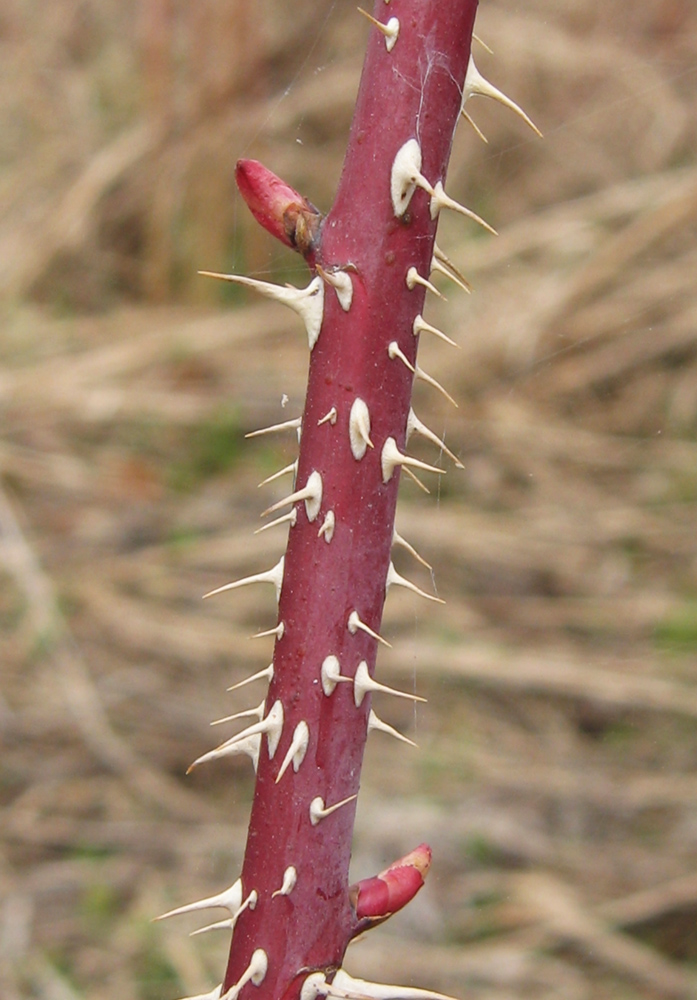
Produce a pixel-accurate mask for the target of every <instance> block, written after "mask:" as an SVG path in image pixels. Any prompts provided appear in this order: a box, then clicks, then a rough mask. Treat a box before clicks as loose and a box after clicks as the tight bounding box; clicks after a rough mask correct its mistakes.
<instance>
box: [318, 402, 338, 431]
mask: <svg viewBox="0 0 697 1000" xmlns="http://www.w3.org/2000/svg"><path fill="white" fill-rule="evenodd" d="M336 417H337V413H336V407H335V406H332V408H331V410H329V411H328V412H327V413H325V414H324V416H323V417H320V418H319V420H318V421H317V426H318V427H321V426H322V424H326V423H330V424H331V425H332V427H333V426H334V424H335V423H336Z"/></svg>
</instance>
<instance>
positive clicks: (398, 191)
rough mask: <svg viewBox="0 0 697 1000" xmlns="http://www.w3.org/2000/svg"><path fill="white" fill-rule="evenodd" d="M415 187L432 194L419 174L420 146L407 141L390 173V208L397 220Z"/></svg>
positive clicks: (406, 206)
mask: <svg viewBox="0 0 697 1000" xmlns="http://www.w3.org/2000/svg"><path fill="white" fill-rule="evenodd" d="M417 187H421V188H423V189H424V191H427V192H428V194H433V188H432V187H431V185H430V184H429V183H428V181H427V180H426V178H425V177H424V175H423V174H422V173H421V146H420V145H419V143H418V142H417V141H416V139H407V141H406V142H405V143H404V145H403V146H402V147H401V148H400V149H399V150H398V152H397V155H396V156H395V158H394V160H393V161H392V171H391V173H390V194H391V197H392V208H393V209H394V214H395V215H396V216H397V218H401V217H402V216H403V215H404V213H405V212H406V210H407V208H408V207H409V203H410V202H411V199H412V197H413V196H414V191H415V190H416V188H417Z"/></svg>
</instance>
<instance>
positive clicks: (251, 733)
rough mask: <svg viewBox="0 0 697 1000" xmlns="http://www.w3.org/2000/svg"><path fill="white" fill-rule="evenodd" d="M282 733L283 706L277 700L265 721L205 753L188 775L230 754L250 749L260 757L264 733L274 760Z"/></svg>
mask: <svg viewBox="0 0 697 1000" xmlns="http://www.w3.org/2000/svg"><path fill="white" fill-rule="evenodd" d="M282 731H283V705H282V704H281V702H280V701H278V700H277V701H275V702H274V703H273V705H272V706H271V708H270V709H269V713H268V715H267V716H266V718H265V719H261V720H260V721H259V722H254V723H253V724H252V725H251V726H247V728H246V729H243V730H242V732H240V733H237V734H236V735H235V736H231V737H230V739H229V740H225V742H224V743H221V744H220V745H219V746H217V747H215V748H214V749H213V750H209V751H208V753H204V754H203V756H201V757H198V758H197V759H196V760H195V761H194V762H193V764H190V765H189V768H188V770H187V772H186V773H187V774H189V773H190V772H191V771H192V770H193V769H194V768H195V767H198V765H199V764H204V763H206V762H207V761H209V760H217V759H218V758H219V757H225V756H227V755H228V754H234V753H249V752H250V749H251V751H252V752H253V753H255V754H256V755H257V757H258V752H259V741H260V738H261V736H262V735H263V734H264V733H266V739H267V743H268V748H269V757H270V758H271V759H273V756H274V754H275V753H276V750H277V749H278V742H279V740H280V738H281V733H282ZM252 741H253V742H252ZM247 748H249V749H247ZM250 756H251V754H250Z"/></svg>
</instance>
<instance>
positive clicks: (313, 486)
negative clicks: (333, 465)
mask: <svg viewBox="0 0 697 1000" xmlns="http://www.w3.org/2000/svg"><path fill="white" fill-rule="evenodd" d="M300 500H304V501H305V513H306V514H307V519H308V521H314V520H315V518H316V517H317V515H318V514H319V509H320V507H321V505H322V477H321V476H320V474H319V472H312V473H310V476H309V478H308V480H307V484H306V485H305V486H303V488H302V489H301V490H296V491H295V493H290V494H289V495H288V496H287V497H284V498H283V500H279V501H278V502H277V503H274V504H271V506H270V507H267V508H266V510H265V511H264V512H263V514H262V515H261V516H262V517H266V515H267V514H273V512H274V511H276V510H280V509H281V507H285V506H286V505H287V504H296V503H298V502H299V501H300Z"/></svg>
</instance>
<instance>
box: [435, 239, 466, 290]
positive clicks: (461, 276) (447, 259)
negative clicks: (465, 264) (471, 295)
mask: <svg viewBox="0 0 697 1000" xmlns="http://www.w3.org/2000/svg"><path fill="white" fill-rule="evenodd" d="M433 256H434V257H435V258H436V260H439V261H440V262H441V264H445V266H446V267H448V268H450V270H451V271H452V272H453V274H456V275H457V276H458V278H459V279H460V281H464V283H465V284H466V285H467V286H468V287H469V288H471V287H472V286H471V285H470V283H469V281H468V280H467V278H466V277H465V276H464V274H463V273H462V271H460V270H459V268H457V267H456V266H455V264H453V262H452V261H451V259H450V257H448V255H447V254H445V253H443V251H442V250H441V248H440V247H439V246H438V244H437V243H434V244H433Z"/></svg>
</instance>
